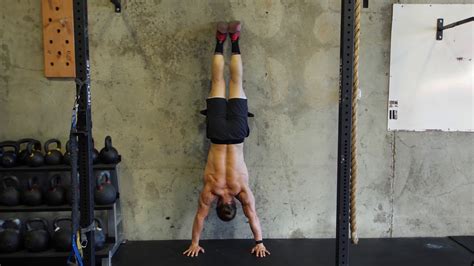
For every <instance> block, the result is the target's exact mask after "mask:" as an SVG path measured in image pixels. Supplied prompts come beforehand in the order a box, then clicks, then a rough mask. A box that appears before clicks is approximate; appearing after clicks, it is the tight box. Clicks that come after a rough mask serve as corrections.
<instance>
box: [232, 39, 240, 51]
mask: <svg viewBox="0 0 474 266" xmlns="http://www.w3.org/2000/svg"><path fill="white" fill-rule="evenodd" d="M232 54H240V48H239V40H238V39H237V40H236V41H235V42H232Z"/></svg>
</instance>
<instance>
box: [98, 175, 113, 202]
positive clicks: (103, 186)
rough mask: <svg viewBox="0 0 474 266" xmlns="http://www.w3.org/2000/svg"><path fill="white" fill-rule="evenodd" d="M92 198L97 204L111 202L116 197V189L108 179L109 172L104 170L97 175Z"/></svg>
mask: <svg viewBox="0 0 474 266" xmlns="http://www.w3.org/2000/svg"><path fill="white" fill-rule="evenodd" d="M94 199H95V203H96V204H98V205H108V204H113V203H114V202H115V200H116V199H117V190H116V189H115V187H114V185H112V183H111V181H110V173H109V172H106V171H104V172H102V173H101V174H100V176H98V177H97V179H96V187H95V191H94Z"/></svg>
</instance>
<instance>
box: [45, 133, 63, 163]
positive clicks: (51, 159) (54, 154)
mask: <svg viewBox="0 0 474 266" xmlns="http://www.w3.org/2000/svg"><path fill="white" fill-rule="evenodd" d="M53 143H55V144H56V148H55V149H50V146H51V144H53ZM44 152H45V153H46V155H45V156H44V162H45V163H46V164H48V165H57V164H61V163H62V162H63V154H62V153H61V141H59V140H58V139H50V140H48V141H46V142H45V143H44Z"/></svg>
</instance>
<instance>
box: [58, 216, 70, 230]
mask: <svg viewBox="0 0 474 266" xmlns="http://www.w3.org/2000/svg"><path fill="white" fill-rule="evenodd" d="M63 221H68V222H70V223H72V220H71V218H69V217H58V218H56V219H54V221H53V227H54V228H53V229H54V230H55V231H56V229H57V228H60V227H59V223H60V222H63Z"/></svg>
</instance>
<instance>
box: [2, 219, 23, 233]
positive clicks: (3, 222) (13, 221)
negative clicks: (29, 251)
mask: <svg viewBox="0 0 474 266" xmlns="http://www.w3.org/2000/svg"><path fill="white" fill-rule="evenodd" d="M7 223H13V224H14V225H15V226H16V228H15V230H20V229H21V221H20V219H18V218H14V219H6V220H5V221H2V228H5V224H7Z"/></svg>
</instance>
